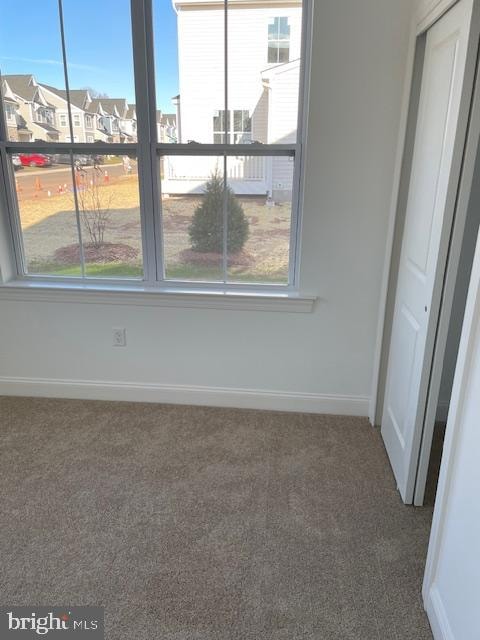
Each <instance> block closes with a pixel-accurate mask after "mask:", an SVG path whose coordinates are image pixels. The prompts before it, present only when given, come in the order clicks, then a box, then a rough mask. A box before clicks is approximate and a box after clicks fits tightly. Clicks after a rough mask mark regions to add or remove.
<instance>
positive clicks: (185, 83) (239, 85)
mask: <svg viewBox="0 0 480 640" xmlns="http://www.w3.org/2000/svg"><path fill="white" fill-rule="evenodd" d="M275 16H286V17H288V19H289V24H290V60H294V59H296V58H299V56H300V44H301V22H302V20H301V8H300V7H275V6H273V7H272V8H266V7H235V6H232V7H231V9H230V11H229V14H228V25H229V29H228V44H229V59H228V69H229V87H228V94H229V109H243V110H248V111H249V112H250V114H253V113H254V112H255V110H256V109H257V107H258V108H259V109H260V110H261V109H262V108H264V105H263V106H262V104H261V98H262V95H263V92H264V87H263V81H262V72H263V71H265V70H268V69H269V68H272V67H275V66H276V65H271V64H268V59H267V50H268V22H269V19H271V18H273V17H275ZM223 27H224V15H223V10H222V9H221V8H219V9H209V8H202V7H200V8H188V9H180V10H179V11H178V48H179V74H180V78H179V82H180V108H181V118H182V142H187V141H188V140H197V141H198V142H213V116H214V113H215V111H216V110H219V109H223V108H224V104H225V97H224V86H223V81H224V49H223V47H224V42H223ZM295 93H296V92H295ZM293 99H294V100H296V99H297V97H296V96H294V98H293ZM259 103H260V104H259Z"/></svg>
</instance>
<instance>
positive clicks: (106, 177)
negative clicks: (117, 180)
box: [103, 170, 110, 183]
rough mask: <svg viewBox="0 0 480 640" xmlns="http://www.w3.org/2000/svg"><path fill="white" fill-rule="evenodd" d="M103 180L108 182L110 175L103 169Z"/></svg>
mask: <svg viewBox="0 0 480 640" xmlns="http://www.w3.org/2000/svg"><path fill="white" fill-rule="evenodd" d="M103 181H104V182H105V183H107V182H110V176H109V175H108V171H107V170H105V173H104V174H103Z"/></svg>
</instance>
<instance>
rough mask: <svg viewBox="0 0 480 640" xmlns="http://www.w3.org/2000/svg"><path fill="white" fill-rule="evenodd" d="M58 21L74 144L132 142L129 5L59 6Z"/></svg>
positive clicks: (88, 2) (112, 1) (68, 0)
mask: <svg viewBox="0 0 480 640" xmlns="http://www.w3.org/2000/svg"><path fill="white" fill-rule="evenodd" d="M63 19H64V30H65V44H66V50H67V70H68V78H69V85H70V100H71V109H72V118H73V142H108V143H121V142H136V140H137V114H136V108H135V82H134V72H133V48H132V27H131V16H130V0H102V2H98V0H82V2H81V4H80V5H79V3H78V2H77V0H63ZM64 98H65V96H64V95H59V94H58V92H55V91H53V93H52V95H51V101H52V102H54V104H55V105H56V106H57V108H58V109H60V108H62V109H64V108H65V106H66V102H65V99H64ZM63 133H64V135H65V137H66V138H68V140H67V141H68V142H69V141H70V132H69V131H68V129H67V130H65V131H64V132H63Z"/></svg>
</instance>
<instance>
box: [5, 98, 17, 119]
mask: <svg viewBox="0 0 480 640" xmlns="http://www.w3.org/2000/svg"><path fill="white" fill-rule="evenodd" d="M15 111H16V109H15V106H14V105H13V104H11V103H10V102H6V101H5V116H6V118H7V122H8V124H11V123H12V122H15V120H16V118H15Z"/></svg>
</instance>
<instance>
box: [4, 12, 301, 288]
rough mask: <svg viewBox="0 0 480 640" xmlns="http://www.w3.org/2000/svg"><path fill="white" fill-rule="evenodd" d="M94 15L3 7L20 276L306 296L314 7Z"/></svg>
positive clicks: (8, 172) (9, 171) (11, 204)
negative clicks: (299, 272)
mask: <svg viewBox="0 0 480 640" xmlns="http://www.w3.org/2000/svg"><path fill="white" fill-rule="evenodd" d="M85 3H86V7H85V8H86V9H87V10H86V11H82V12H80V14H79V13H78V6H77V3H75V2H74V0H44V1H43V2H42V3H41V6H40V5H39V6H36V5H32V12H33V13H32V15H29V20H28V21H27V22H25V21H19V20H18V3H17V1H16V0H2V22H1V24H0V71H1V77H0V81H1V92H2V101H1V105H2V106H1V113H0V116H1V117H0V121H1V122H0V135H1V139H0V151H1V155H2V167H3V171H4V173H5V176H4V178H5V183H6V184H7V185H9V192H8V193H7V204H8V215H9V217H10V222H11V225H10V227H11V228H12V243H13V248H14V251H13V255H14V256H15V260H16V268H17V272H18V276H19V278H23V279H35V280H42V279H43V280H46V279H47V278H48V279H49V280H58V281H63V280H65V279H73V280H75V281H82V282H84V283H85V284H88V283H89V282H91V283H93V284H95V283H97V284H98V283H99V282H105V283H108V282H110V283H113V282H115V283H116V284H121V283H122V282H127V281H128V282H130V284H131V285H132V286H133V285H134V284H135V282H136V283H137V284H138V285H142V284H143V285H149V286H153V287H154V286H162V287H172V288H178V287H179V286H184V285H188V287H193V288H202V287H203V288H205V287H207V288H221V289H225V288H232V289H236V288H238V287H242V286H243V287H248V288H251V287H253V288H255V287H257V286H258V287H262V288H264V287H265V286H271V287H275V288H278V287H295V286H296V285H297V282H296V270H295V265H296V257H297V244H298V238H297V229H298V226H299V225H298V213H299V212H298V206H299V185H300V184H301V176H300V167H301V154H302V131H301V129H299V126H298V123H299V122H300V123H301V122H302V121H303V118H302V117H299V105H300V104H301V100H300V87H301V86H302V83H301V73H302V72H303V68H304V65H303V61H302V51H303V49H304V47H303V46H302V31H303V29H302V24H303V20H304V13H305V11H304V7H303V6H302V2H301V0H293V1H292V2H289V3H288V6H285V4H284V2H283V1H282V0H265V1H264V2H260V3H244V2H242V1H241V0H228V1H227V2H225V1H224V0H212V1H211V2H209V3H208V6H207V5H206V4H205V3H201V2H198V1H197V0H174V1H173V6H172V2H171V0H103V1H102V3H100V4H99V3H98V2H97V1H96V0H84V5H85ZM90 5H91V6H90ZM276 7H277V8H278V9H279V10H281V11H282V17H275V18H272V17H271V16H272V12H273V14H274V15H275V8H276ZM89 8H90V10H88V9H89ZM86 16H88V18H87V17H86ZM91 16H95V19H94V20H92V19H91ZM105 24H109V25H110V26H111V28H109V30H108V31H107V32H105V30H104V25H105ZM265 33H268V63H273V62H275V65H272V64H266V63H265ZM40 44H41V50H42V55H41V56H40V55H39V53H38V51H39V46H40ZM87 45H88V46H87ZM145 51H146V52H148V53H149V54H151V55H147V56H145Z"/></svg>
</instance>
